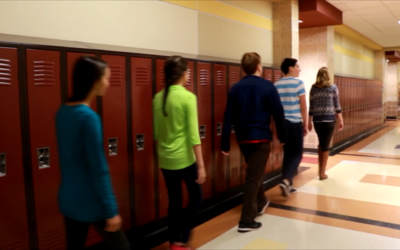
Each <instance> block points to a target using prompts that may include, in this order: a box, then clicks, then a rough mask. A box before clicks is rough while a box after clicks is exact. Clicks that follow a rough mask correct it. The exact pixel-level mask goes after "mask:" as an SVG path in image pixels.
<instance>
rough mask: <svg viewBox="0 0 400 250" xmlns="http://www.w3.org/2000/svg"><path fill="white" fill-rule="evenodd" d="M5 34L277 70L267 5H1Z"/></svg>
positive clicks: (185, 1)
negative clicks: (248, 58)
mask: <svg viewBox="0 0 400 250" xmlns="http://www.w3.org/2000/svg"><path fill="white" fill-rule="evenodd" d="M0 33H3V34H12V35H23V36H32V37H40V38H51V39H60V40H68V41H77V42H85V43H96V44H105V45H117V46H124V47H134V48H141V49H150V50H159V51H171V52H177V53H184V54H192V55H202V56H211V57H220V58H228V59H235V60H238V61H239V59H240V57H241V55H242V54H243V53H244V52H247V51H257V52H258V53H260V55H261V56H262V58H263V63H265V64H272V55H273V48H272V4H271V3H270V2H268V1H229V0H221V1H216V0H208V1H203V0H201V1H200V0H180V1H167V0H165V1H156V0H148V1H61V0H52V1H0Z"/></svg>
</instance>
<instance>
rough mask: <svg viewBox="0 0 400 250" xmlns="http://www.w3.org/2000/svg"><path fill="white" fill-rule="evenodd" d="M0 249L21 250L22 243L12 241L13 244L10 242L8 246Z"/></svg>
mask: <svg viewBox="0 0 400 250" xmlns="http://www.w3.org/2000/svg"><path fill="white" fill-rule="evenodd" d="M1 247H2V248H1V249H2V250H3V249H4V250H12V249H23V247H22V241H14V242H11V243H9V244H7V245H5V246H1Z"/></svg>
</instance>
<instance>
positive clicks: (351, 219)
mask: <svg viewBox="0 0 400 250" xmlns="http://www.w3.org/2000/svg"><path fill="white" fill-rule="evenodd" d="M399 165H400V122H398V121H391V122H386V123H385V127H384V128H383V129H382V130H380V131H378V132H376V133H375V134H372V135H370V136H369V137H367V138H366V139H364V140H362V141H360V142H358V143H356V144H355V145H353V146H351V147H349V148H347V149H346V150H344V151H342V152H340V153H338V154H336V155H335V156H332V157H330V158H329V162H328V167H327V172H326V173H327V175H328V176H329V178H328V179H327V180H324V181H320V180H319V178H318V158H317V155H316V154H311V153H309V154H304V156H303V160H302V163H301V164H300V168H299V171H298V172H299V173H298V175H297V176H296V178H295V180H294V186H295V187H297V188H298V192H297V193H295V194H292V195H291V196H290V197H289V198H284V197H282V196H281V190H280V188H279V186H276V187H274V188H273V189H270V190H268V191H267V192H266V194H267V196H268V197H269V198H270V199H271V204H270V206H269V207H268V208H267V210H266V211H265V214H264V215H263V216H260V217H258V218H257V221H260V222H262V223H263V227H262V228H261V229H260V230H258V231H254V232H249V233H245V234H240V233H238V232H237V226H238V220H239V217H240V213H241V206H238V207H235V208H234V209H231V210H229V211H228V212H226V213H223V214H221V215H219V216H217V217H215V218H214V219H212V220H209V221H207V222H205V223H204V224H202V225H200V226H198V227H197V228H196V229H195V230H194V233H193V240H192V242H191V246H192V247H193V249H203V250H214V249H400V199H399V198H398V194H399V193H400V166H399ZM166 249H168V244H167V243H164V244H162V245H160V246H158V247H156V248H154V250H166Z"/></svg>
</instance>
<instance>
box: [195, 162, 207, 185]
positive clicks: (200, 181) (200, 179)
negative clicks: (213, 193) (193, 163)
mask: <svg viewBox="0 0 400 250" xmlns="http://www.w3.org/2000/svg"><path fill="white" fill-rule="evenodd" d="M197 175H198V177H197V180H196V182H197V183H198V184H203V183H204V182H205V181H206V170H205V169H204V166H202V167H199V169H198V170H197Z"/></svg>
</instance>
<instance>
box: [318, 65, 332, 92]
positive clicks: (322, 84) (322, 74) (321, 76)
mask: <svg viewBox="0 0 400 250" xmlns="http://www.w3.org/2000/svg"><path fill="white" fill-rule="evenodd" d="M331 85H332V82H331V78H330V77H329V70H328V68H327V67H322V68H320V69H319V70H318V74H317V80H316V82H315V84H314V86H315V87H318V88H326V87H329V86H331Z"/></svg>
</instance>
